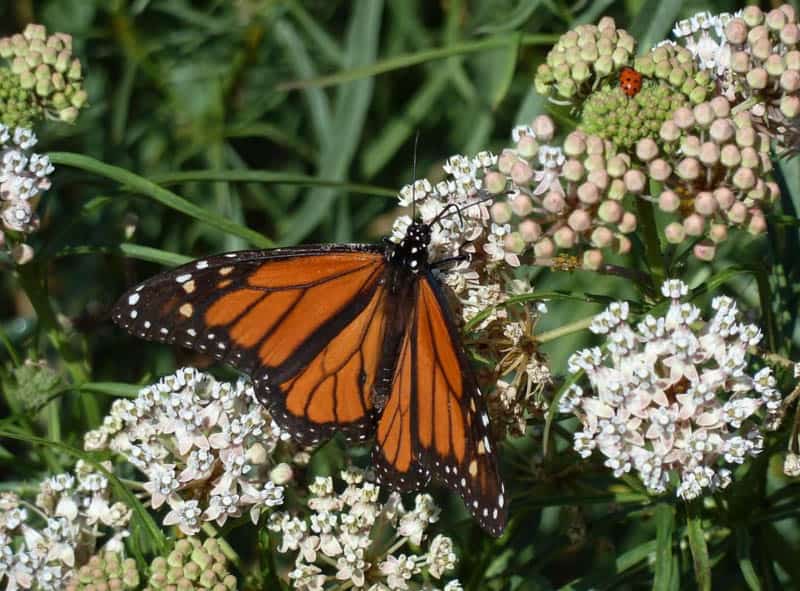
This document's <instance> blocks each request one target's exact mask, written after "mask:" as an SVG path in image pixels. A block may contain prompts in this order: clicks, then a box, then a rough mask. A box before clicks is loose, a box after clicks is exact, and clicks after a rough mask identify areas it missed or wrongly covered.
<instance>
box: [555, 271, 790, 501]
mask: <svg viewBox="0 0 800 591" xmlns="http://www.w3.org/2000/svg"><path fill="white" fill-rule="evenodd" d="M662 293H663V294H664V297H666V298H669V299H670V300H671V302H670V307H669V311H668V312H667V313H666V315H665V316H662V317H658V318H656V317H654V316H651V315H647V316H646V317H645V318H644V319H643V320H642V321H641V322H639V323H638V324H637V325H636V326H635V327H634V326H632V325H631V324H630V323H629V322H628V314H629V311H628V305H627V304H626V303H614V304H612V305H611V306H609V307H608V309H606V310H605V311H604V312H603V313H602V314H600V315H598V316H597V317H596V318H595V320H594V323H593V324H592V326H591V327H590V328H591V330H592V332H594V333H595V334H602V335H605V339H606V340H605V344H604V346H603V348H599V347H594V348H591V349H584V350H582V351H578V352H577V353H575V354H573V355H572V356H571V357H570V359H569V371H570V372H571V373H578V372H580V371H581V370H583V371H585V372H586V376H587V377H588V379H589V382H590V384H591V390H590V391H588V392H585V391H584V390H583V389H582V388H581V387H580V386H579V385H577V384H576V385H573V386H572V387H571V388H570V389H569V390H568V391H567V392H566V393H565V394H564V396H563V397H562V398H561V400H560V401H559V410H560V411H561V412H565V413H574V414H575V415H577V416H578V417H579V418H580V420H581V423H582V426H583V429H582V430H581V431H578V432H576V433H575V435H574V447H575V450H576V451H577V452H578V453H579V454H580V455H581V456H582V457H584V458H587V457H589V456H590V455H591V454H592V452H593V451H594V450H597V451H599V452H600V453H601V454H602V455H603V456H604V457H605V465H606V466H607V467H609V468H611V469H612V470H613V471H614V475H615V476H616V477H620V476H622V475H623V474H625V473H627V472H630V471H631V470H633V471H635V472H636V473H637V474H638V475H639V477H640V478H641V480H642V482H643V483H644V484H645V486H646V487H647V488H648V489H649V490H650V491H651V492H653V493H663V492H665V491H666V490H667V489H668V488H669V486H670V483H671V482H672V478H673V477H674V478H675V481H677V482H678V486H677V491H676V492H677V495H678V496H679V497H682V498H684V499H693V498H696V497H698V496H699V495H701V494H702V493H703V490H704V489H711V490H714V489H720V488H725V487H726V486H727V485H728V484H729V483H730V480H731V471H730V469H729V468H728V467H726V466H730V465H734V464H742V463H743V462H744V461H745V460H746V459H747V458H748V457H750V456H755V455H757V454H759V453H760V452H761V451H762V449H763V435H762V430H763V429H769V430H772V429H776V428H777V427H778V425H779V423H780V421H781V419H782V416H783V407H782V404H781V402H782V396H781V394H780V392H779V391H778V390H777V389H776V388H775V378H774V377H773V375H772V371H771V370H770V369H769V368H764V369H761V370H759V371H758V372H756V373H755V374H754V375H751V374H750V373H749V372H748V367H747V366H748V353H747V349H748V347H752V346H754V345H756V344H757V343H758V342H759V341H760V340H761V336H762V335H761V331H760V330H759V329H758V328H757V327H756V326H754V325H752V324H744V323H742V322H741V321H740V318H739V312H738V310H737V307H736V303H735V302H734V301H733V300H732V299H730V298H729V297H727V296H718V297H716V298H714V300H713V302H712V308H713V309H714V311H715V313H714V316H713V317H712V318H711V320H710V321H708V322H705V323H701V320H702V319H701V312H700V310H699V309H698V308H697V307H695V306H694V305H692V304H691V303H688V302H685V301H682V300H683V298H684V297H685V296H686V295H687V294H688V287H687V285H686V284H685V283H683V282H681V281H678V280H669V281H667V282H665V283H664V285H663V286H662ZM699 324H702V328H698V325H699Z"/></svg>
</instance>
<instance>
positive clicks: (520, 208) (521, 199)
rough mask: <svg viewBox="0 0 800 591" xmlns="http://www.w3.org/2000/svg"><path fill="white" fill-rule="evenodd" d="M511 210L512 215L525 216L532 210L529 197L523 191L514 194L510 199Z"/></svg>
mask: <svg viewBox="0 0 800 591" xmlns="http://www.w3.org/2000/svg"><path fill="white" fill-rule="evenodd" d="M511 211H513V212H514V215H516V216H518V217H521V218H523V217H525V216H526V215H528V214H529V213H530V212H531V211H533V203H531V198H530V197H528V196H527V195H525V194H524V193H519V194H517V195H515V196H514V198H513V199H512V200H511Z"/></svg>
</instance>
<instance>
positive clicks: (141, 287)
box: [136, 283, 144, 291]
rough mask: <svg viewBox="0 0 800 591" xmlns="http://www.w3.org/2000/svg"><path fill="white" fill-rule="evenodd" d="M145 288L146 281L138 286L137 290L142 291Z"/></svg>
mask: <svg viewBox="0 0 800 591" xmlns="http://www.w3.org/2000/svg"><path fill="white" fill-rule="evenodd" d="M143 289H144V283H143V284H142V285H140V286H139V287H137V288H136V291H142V290H143Z"/></svg>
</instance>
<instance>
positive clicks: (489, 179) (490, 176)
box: [483, 170, 506, 195]
mask: <svg viewBox="0 0 800 591" xmlns="http://www.w3.org/2000/svg"><path fill="white" fill-rule="evenodd" d="M483 183H484V186H485V187H486V190H487V191H489V193H491V194H492V195H498V194H500V193H502V192H503V191H505V190H506V175H504V174H501V173H499V172H497V171H496V170H492V171H489V172H487V173H486V176H485V177H484V179H483Z"/></svg>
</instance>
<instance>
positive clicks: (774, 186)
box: [767, 181, 781, 201]
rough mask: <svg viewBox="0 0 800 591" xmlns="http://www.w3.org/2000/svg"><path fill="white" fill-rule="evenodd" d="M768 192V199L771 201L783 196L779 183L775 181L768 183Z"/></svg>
mask: <svg viewBox="0 0 800 591" xmlns="http://www.w3.org/2000/svg"><path fill="white" fill-rule="evenodd" d="M767 190H769V197H768V199H769V200H770V201H775V200H776V199H777V198H778V197H780V196H781V190H780V188H779V187H778V183H775V182H773V181H768V182H767Z"/></svg>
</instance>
